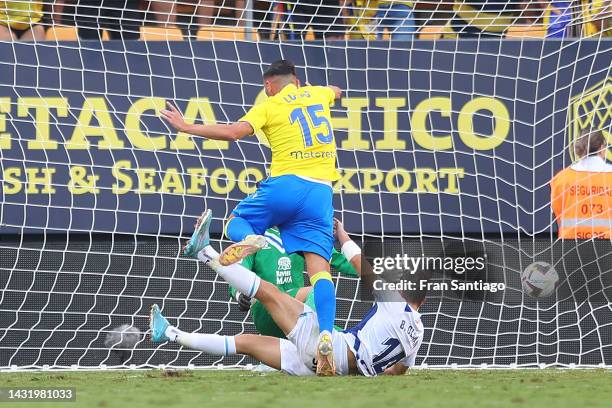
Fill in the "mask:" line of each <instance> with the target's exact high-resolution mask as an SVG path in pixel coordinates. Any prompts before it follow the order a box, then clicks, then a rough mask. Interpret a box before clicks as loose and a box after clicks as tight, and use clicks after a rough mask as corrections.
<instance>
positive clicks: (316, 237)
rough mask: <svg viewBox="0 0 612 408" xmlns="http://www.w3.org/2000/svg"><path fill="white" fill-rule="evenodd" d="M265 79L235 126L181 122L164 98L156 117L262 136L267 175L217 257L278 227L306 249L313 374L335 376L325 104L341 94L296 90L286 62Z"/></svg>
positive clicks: (245, 248)
mask: <svg viewBox="0 0 612 408" xmlns="http://www.w3.org/2000/svg"><path fill="white" fill-rule="evenodd" d="M263 82H264V87H265V91H266V94H267V95H268V97H269V98H268V99H267V100H266V101H265V102H263V103H261V104H258V105H255V106H253V107H252V108H251V109H250V110H249V111H248V112H247V114H246V115H244V116H243V117H242V118H241V119H240V120H238V122H236V123H232V124H219V125H190V124H186V123H185V121H184V120H183V116H182V115H181V113H180V112H179V111H178V110H177V109H176V108H175V107H174V106H172V105H171V104H170V103H168V109H167V110H162V111H161V114H162V117H163V118H164V119H165V120H166V121H168V122H169V123H170V124H171V125H172V126H173V127H174V128H176V129H177V130H179V131H181V132H186V133H190V134H192V135H196V136H202V137H206V138H208V139H215V140H228V141H233V140H239V139H242V138H243V137H245V136H249V135H254V134H255V133H256V132H262V133H263V134H264V135H265V136H266V138H267V139H268V142H269V145H270V149H271V150H272V164H271V167H270V177H269V178H268V179H266V180H264V181H263V182H261V184H260V185H259V187H258V188H257V191H256V192H255V193H254V194H252V195H250V196H248V197H247V198H246V199H244V200H242V201H241V202H240V203H239V204H238V206H237V207H236V208H235V209H234V211H232V215H231V217H230V218H229V220H228V221H227V223H226V225H225V233H226V235H227V236H228V237H229V238H230V239H231V240H232V241H234V242H237V243H236V244H234V245H232V246H230V247H229V248H226V249H225V251H223V253H222V254H221V256H220V257H219V259H218V261H219V263H220V264H222V265H232V264H233V263H236V262H238V261H239V260H241V259H243V258H244V257H246V256H247V255H250V254H252V253H254V252H256V251H258V250H259V249H261V248H262V247H263V246H265V244H266V240H265V238H264V237H263V234H264V232H265V231H266V229H268V228H270V227H272V226H275V225H277V226H278V227H279V230H280V234H281V239H282V241H283V243H284V246H285V250H286V251H287V252H288V253H292V252H302V253H303V254H304V258H305V260H306V270H307V272H308V275H309V276H310V283H311V284H312V286H313V291H314V301H315V305H316V307H317V311H318V325H319V329H320V335H319V338H318V347H317V350H318V353H317V374H319V375H333V374H334V373H335V364H334V361H333V350H332V336H331V333H332V330H333V325H334V318H335V315H336V295H335V290H334V285H333V282H332V280H331V275H330V267H329V260H330V258H331V251H332V248H333V242H334V237H333V213H334V209H333V204H332V198H333V192H332V186H331V183H332V181H334V180H337V179H338V178H339V175H338V172H337V170H336V143H335V140H334V133H333V129H332V125H331V114H330V109H329V108H330V106H331V105H333V103H334V101H335V100H336V99H339V98H340V96H341V94H342V91H341V90H340V88H338V87H335V86H310V85H308V86H303V87H301V86H300V83H299V81H298V79H297V77H296V74H295V66H294V65H293V63H292V62H290V61H287V60H280V61H276V62H274V63H273V64H272V65H270V67H269V68H268V70H267V71H266V72H265V73H264V75H263ZM196 231H197V228H196ZM194 248H196V246H194V245H192V242H191V241H190V243H189V244H188V245H187V246H186V247H185V250H184V253H185V255H188V256H194V257H199V258H200V259H202V258H201V257H210V254H205V253H203V252H201V253H200V254H198V253H195V252H196V251H195V250H194ZM315 341H316V339H315Z"/></svg>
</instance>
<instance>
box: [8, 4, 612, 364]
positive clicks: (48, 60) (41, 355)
mask: <svg viewBox="0 0 612 408" xmlns="http://www.w3.org/2000/svg"><path fill="white" fill-rule="evenodd" d="M317 2H318V3H322V7H321V8H327V6H329V8H330V9H331V11H326V12H323V11H321V12H320V15H319V16H317V17H316V18H314V19H313V18H312V17H313V14H312V10H313V8H312V7H313V6H312V4H313V3H317ZM76 3H78V2H70V1H64V2H59V1H58V2H49V1H47V2H36V1H32V2H29V1H28V2H23V1H22V2H0V4H11V6H7V7H9V8H10V7H14V9H12V8H11V9H1V8H0V35H5V37H1V36H0V370H10V369H40V368H77V369H81V368H88V369H90V368H93V369H97V368H102V367H136V368H146V367H159V366H160V365H163V366H165V367H213V366H219V365H223V366H243V365H245V364H249V363H255V361H253V360H251V359H249V358H245V357H240V356H238V357H236V356H234V357H225V358H219V357H215V356H210V355H205V354H202V353H198V352H193V351H189V350H186V349H182V348H180V347H178V346H176V345H162V346H158V345H154V344H152V343H151V342H150V341H149V340H148V338H146V337H145V336H144V335H143V334H144V333H145V332H146V330H147V327H148V321H147V318H148V310H149V306H150V305H151V304H152V303H158V304H159V305H160V307H162V310H163V311H164V314H165V315H167V316H168V317H169V318H170V319H171V320H172V322H173V323H176V324H178V327H179V328H180V329H182V330H185V331H199V332H206V333H221V334H237V333H243V332H253V331H254V327H253V324H252V322H251V317H250V315H249V314H246V313H244V312H241V311H240V310H239V309H238V305H237V304H236V302H235V301H234V300H231V299H230V297H229V295H228V286H227V284H226V283H225V282H224V281H223V280H221V279H220V278H218V277H217V276H216V274H215V273H214V272H213V271H212V270H210V269H209V268H207V267H204V266H202V265H200V264H198V262H196V261H195V260H193V259H187V258H184V257H182V256H181V253H180V252H181V251H180V249H181V245H182V244H183V243H184V241H185V239H186V238H187V237H189V236H190V235H191V233H192V231H193V224H194V221H195V219H196V217H197V216H198V215H199V214H200V213H201V212H202V210H203V209H204V208H211V209H212V210H213V213H214V222H213V227H212V228H213V234H214V237H213V238H214V243H215V245H217V246H225V245H227V244H228V242H227V240H225V239H224V238H222V236H221V232H222V225H223V221H224V220H225V219H226V218H227V217H228V216H229V214H230V212H231V211H232V209H233V208H234V207H235V206H236V204H237V203H238V202H239V201H240V200H241V199H243V198H244V197H245V196H246V195H247V194H250V193H252V192H254V191H255V188H256V182H258V181H259V180H262V179H263V178H264V177H265V175H266V169H267V166H268V165H269V164H270V152H269V149H268V147H267V146H266V141H265V137H262V135H258V137H257V138H245V139H244V140H242V141H240V142H237V143H233V144H229V143H222V142H211V141H204V140H202V139H198V138H192V137H190V136H189V135H187V134H183V133H179V134H177V133H176V132H174V131H173V130H171V129H169V128H168V127H167V126H166V125H165V124H164V122H162V120H161V119H160V118H159V111H160V109H163V107H164V105H165V103H166V101H172V102H173V103H175V104H176V105H177V106H178V107H179V108H180V109H181V110H182V111H183V112H184V113H185V116H186V118H187V119H188V120H190V121H193V122H198V123H215V122H219V123H225V122H231V121H235V120H237V119H238V118H240V117H241V116H242V115H243V114H244V113H245V112H246V111H247V110H248V109H249V108H250V107H251V106H252V105H253V104H256V103H258V102H260V101H261V99H262V98H265V94H264V93H263V92H262V84H261V75H262V72H263V71H264V70H265V69H266V67H267V66H268V65H269V64H270V63H271V62H273V61H275V60H278V59H280V58H284V59H290V60H292V61H293V62H294V63H295V64H296V66H297V69H298V76H299V78H300V80H301V81H303V82H304V81H308V82H310V83H312V84H315V85H316V84H334V85H337V86H340V87H341V88H342V89H343V90H344V95H343V98H342V99H341V100H340V101H338V102H337V103H336V105H335V106H334V107H333V108H332V116H333V127H334V136H335V140H336V143H337V147H338V165H339V168H340V174H341V178H340V180H338V181H337V182H335V183H334V189H335V195H334V206H335V211H336V216H337V217H339V218H341V219H342V220H343V221H344V223H345V227H346V229H347V231H349V232H350V233H351V234H353V236H354V237H355V239H356V240H357V241H359V243H360V244H362V245H363V246H364V248H365V253H366V254H373V253H375V252H376V251H378V250H381V249H382V250H384V251H387V252H389V251H390V252H393V251H396V252H398V253H407V254H409V255H410V256H415V257H416V256H421V255H422V254H434V255H442V256H458V255H459V254H470V255H474V254H476V255H478V256H480V255H482V256H484V257H486V259H487V265H488V266H487V270H486V276H485V275H482V276H480V277H482V278H483V279H485V280H492V281H495V282H503V283H505V284H506V288H505V290H503V291H500V292H497V293H492V294H486V295H483V296H481V295H477V294H474V293H471V292H470V293H468V292H465V293H460V294H459V293H457V292H454V291H442V290H435V291H432V293H431V294H430V299H429V300H428V302H427V303H426V304H425V305H424V306H423V309H422V314H423V322H424V325H425V329H426V335H425V340H424V342H423V346H422V348H421V350H420V351H419V357H418V359H417V363H418V364H419V365H421V366H426V367H454V366H457V367H482V366H487V367H549V366H559V367H583V366H584V367H587V366H588V367H591V366H603V367H610V366H612V303H611V300H610V299H611V298H610V296H612V240H611V239H610V237H605V238H601V239H586V240H578V241H572V240H561V239H559V238H558V226H557V223H556V221H555V218H554V216H553V213H552V209H551V191H550V186H549V184H550V181H551V179H552V178H553V176H554V175H555V174H556V173H557V172H559V171H560V170H562V169H563V168H566V167H567V166H569V165H570V164H571V163H572V161H573V160H574V159H575V158H574V156H573V150H572V148H571V147H572V146H573V143H574V141H575V140H576V138H578V137H579V136H580V135H581V134H583V133H584V132H601V134H602V135H604V137H605V138H606V140H607V144H608V146H610V145H612V128H611V126H612V124H611V123H612V68H611V67H612V40H610V36H611V30H612V29H611V28H610V20H611V19H612V17H611V10H610V5H609V2H605V1H600V0H592V1H567V2H527V3H530V4H531V3H533V4H536V5H540V6H536V7H534V6H533V4H531V5H530V6H528V7H523V2H520V1H506V0H503V1H502V0H499V1H498V2H488V5H487V7H490V8H486V9H483V10H481V9H480V8H479V7H480V6H479V5H480V4H481V3H482V2H478V1H467V0H466V1H462V0H457V1H451V0H442V1H415V2H412V4H408V3H411V2H393V4H386V3H385V2H380V1H379V2H376V1H365V0H363V1H359V0H353V1H348V2H344V1H338V2H332V1H323V0H311V1H310V2H300V1H294V2H270V1H269V0H267V1H254V0H253V1H251V0H249V1H239V0H235V1H229V0H223V1H210V2H205V1H201V2H199V6H198V7H196V6H194V4H193V2H190V1H187V0H180V1H169V0H157V1H154V0H151V1H144V2H138V1H136V2H130V1H126V2H125V4H126V5H125V6H124V7H123V8H121V9H109V8H99V7H97V8H96V7H89V8H88V7H83V6H82V5H81V6H79V5H78V4H76ZM196 3H198V2H196ZM288 3H293V7H290V4H289V5H288ZM296 3H299V4H297V6H296ZM378 3H381V4H378ZM549 3H554V5H553V6H554V7H553V6H550V5H549ZM24 4H25V5H26V6H24ZM134 4H136V6H134ZM541 4H543V6H542V5H541ZM38 5H41V6H42V7H38ZM495 5H497V6H498V7H497V8H495ZM60 6H61V7H60ZM0 7H2V6H0ZM24 7H25V8H24ZM309 7H310V8H309ZM314 9H317V7H314ZM326 13H327V14H326ZM334 13H335V14H334ZM391 13H399V14H391ZM474 13H475V14H474ZM392 15H393V16H397V15H400V16H402V17H401V19H400V18H398V17H394V18H391V16H392ZM322 16H323V17H325V18H323V17H322ZM329 16H332V17H333V18H332V17H329ZM469 16H471V19H470V18H468V17H469ZM321 18H322V19H321ZM330 18H331V20H330ZM398 21H399V23H398ZM300 24H301V25H300ZM322 27H323V28H322ZM319 30H323V32H319ZM6 33H9V34H6ZM7 35H8V36H9V37H7ZM32 37H33V38H34V39H33V40H29V41H28V39H30V38H32ZM605 158H606V160H607V161H608V163H612V148H608V150H607V155H606V156H605ZM604 187H605V188H607V190H606V189H605V188H604V190H602V191H608V192H609V193H610V194H612V186H607V187H606V186H604ZM604 194H605V192H604ZM605 210H607V211H609V209H605ZM381 244H382V245H381ZM535 261H542V262H547V263H549V264H550V265H552V266H553V267H554V268H555V269H556V270H557V272H558V273H559V276H560V281H559V285H558V290H557V291H556V292H555V294H554V295H553V296H551V297H550V298H547V299H543V300H535V299H532V298H530V297H529V296H527V295H526V294H525V293H523V292H522V290H521V272H522V271H523V270H524V269H525V268H526V267H527V265H529V264H531V263H533V262H535ZM437 278H438V279H439V280H441V281H444V280H445V279H449V275H444V274H442V275H438V276H437ZM335 282H336V288H337V289H336V290H337V309H338V310H337V321H336V323H337V324H338V325H339V326H341V327H344V328H348V327H351V326H352V325H354V324H356V323H357V322H358V321H359V320H360V319H361V317H363V315H364V314H365V313H366V312H367V310H368V308H369V307H370V303H368V302H366V301H362V300H361V297H360V290H359V286H358V284H357V281H356V280H355V279H352V278H346V277H337V278H335ZM117 331H119V332H120V333H119V337H116V335H117V333H116V332H117ZM113 333H115V334H113ZM121 333H123V337H122V335H121ZM139 333H140V334H139ZM128 335H130V336H139V337H138V338H137V341H136V345H135V347H133V348H121V347H119V345H120V341H118V340H115V339H117V338H118V339H122V338H125V337H126V336H128ZM113 336H115V337H113Z"/></svg>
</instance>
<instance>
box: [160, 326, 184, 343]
mask: <svg viewBox="0 0 612 408" xmlns="http://www.w3.org/2000/svg"><path fill="white" fill-rule="evenodd" d="M164 334H165V335H166V337H168V338H169V339H170V341H176V338H177V336H180V335H182V334H186V333H184V332H182V331H180V330H179V329H177V328H176V327H174V326H168V327H166V331H165V332H164Z"/></svg>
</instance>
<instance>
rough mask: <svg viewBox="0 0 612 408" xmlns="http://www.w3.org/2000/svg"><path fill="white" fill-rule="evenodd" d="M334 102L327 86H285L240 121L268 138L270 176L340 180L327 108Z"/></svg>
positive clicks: (333, 95) (329, 113)
mask: <svg viewBox="0 0 612 408" xmlns="http://www.w3.org/2000/svg"><path fill="white" fill-rule="evenodd" d="M334 99H335V94H334V91H332V90H331V89H330V88H328V87H324V86H304V87H300V88H298V87H297V86H295V85H293V84H289V85H287V86H285V87H284V88H283V89H282V90H281V91H280V92H279V93H278V94H276V95H274V96H272V97H269V98H268V99H266V100H265V101H264V102H262V103H260V104H257V105H255V106H253V107H252V108H251V109H250V110H249V111H248V112H247V113H246V115H244V116H243V117H242V118H241V119H240V121H242V122H248V123H249V124H250V125H251V126H252V127H253V132H254V133H257V132H259V131H261V132H263V134H264V135H265V136H266V138H267V139H268V142H269V144H270V149H271V150H272V164H271V166H270V176H271V177H277V176H282V175H285V174H294V175H296V176H303V177H311V178H316V179H321V180H329V181H333V180H337V179H338V178H339V177H340V176H339V174H338V171H337V169H336V142H335V140H334V132H333V129H332V125H331V112H330V109H329V108H330V106H332V105H333V103H334Z"/></svg>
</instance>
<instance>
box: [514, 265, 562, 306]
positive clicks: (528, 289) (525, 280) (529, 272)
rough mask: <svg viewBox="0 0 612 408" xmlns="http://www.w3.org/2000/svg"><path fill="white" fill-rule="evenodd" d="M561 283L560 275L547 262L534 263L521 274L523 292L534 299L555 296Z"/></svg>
mask: <svg viewBox="0 0 612 408" xmlns="http://www.w3.org/2000/svg"><path fill="white" fill-rule="evenodd" d="M557 282H559V274H558V273H557V271H556V270H555V268H553V267H552V265H550V264H548V263H546V262H541V261H539V262H534V263H532V264H531V265H529V266H528V267H527V268H525V270H524V271H523V273H521V286H522V287H523V292H525V293H526V294H527V295H529V296H531V297H533V298H545V297H548V296H550V295H552V294H553V292H554V291H555V288H556V287H557Z"/></svg>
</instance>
